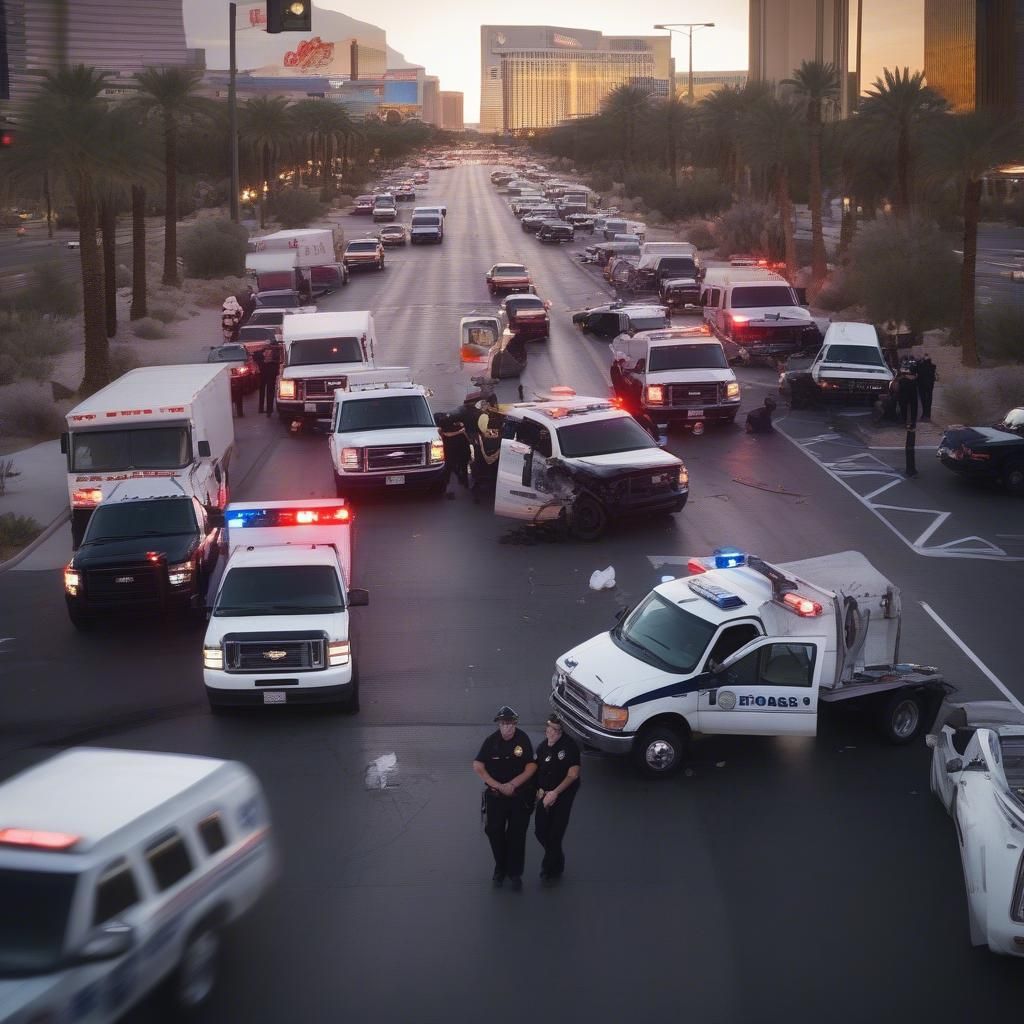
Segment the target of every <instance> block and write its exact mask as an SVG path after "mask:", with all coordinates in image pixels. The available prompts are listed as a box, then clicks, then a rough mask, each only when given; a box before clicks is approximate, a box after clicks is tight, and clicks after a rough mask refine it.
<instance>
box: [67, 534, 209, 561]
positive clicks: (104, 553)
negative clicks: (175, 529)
mask: <svg viewBox="0 0 1024 1024" xmlns="http://www.w3.org/2000/svg"><path fill="white" fill-rule="evenodd" d="M198 545H199V538H198V537H197V536H196V534H194V533H175V534H172V535H171V536H169V537H126V538H124V539H123V540H111V541H105V542H98V541H97V542H92V543H90V542H88V541H86V543H84V544H83V545H82V546H81V547H80V548H79V549H78V550H77V551H76V552H75V557H74V558H73V559H72V565H74V567H75V568H76V569H101V568H102V569H107V568H113V567H115V566H118V565H137V564H138V563H139V562H140V561H145V560H146V555H148V554H149V553H151V552H153V553H155V554H158V555H163V556H164V558H165V559H166V560H167V562H168V564H170V565H173V564H175V563H176V562H185V561H187V560H188V559H190V558H191V557H192V553H193V552H194V551H195V549H196V547H197V546H198Z"/></svg>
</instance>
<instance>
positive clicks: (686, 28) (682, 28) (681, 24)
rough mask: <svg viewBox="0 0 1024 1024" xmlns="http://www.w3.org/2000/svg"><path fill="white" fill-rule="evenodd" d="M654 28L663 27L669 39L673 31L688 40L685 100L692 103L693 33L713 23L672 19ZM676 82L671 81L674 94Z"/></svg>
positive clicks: (713, 24)
mask: <svg viewBox="0 0 1024 1024" xmlns="http://www.w3.org/2000/svg"><path fill="white" fill-rule="evenodd" d="M654 27H655V28H660V29H664V31H666V32H668V34H669V38H670V39H671V37H672V33H673V32H678V33H679V34H680V35H685V36H686V37H687V38H688V40H689V44H690V45H689V50H690V63H689V70H688V72H687V90H686V98H687V102H688V103H690V104H691V106H692V104H693V33H694V32H696V31H697V30H698V29H701V28H714V27H715V23H714V22H713V21H673V22H668V23H666V24H664V25H660V24H659V25H655V26H654ZM675 89H676V83H675V82H673V83H672V93H673V95H674V94H675Z"/></svg>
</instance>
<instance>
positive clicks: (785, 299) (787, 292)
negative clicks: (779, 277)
mask: <svg viewBox="0 0 1024 1024" xmlns="http://www.w3.org/2000/svg"><path fill="white" fill-rule="evenodd" d="M796 305H798V303H797V301H796V296H795V295H794V294H793V291H792V289H791V288H790V287H789V285H788V284H778V285H768V286H767V287H766V286H764V285H758V286H757V287H756V288H734V289H733V290H732V308H733V309H753V308H754V307H756V306H796Z"/></svg>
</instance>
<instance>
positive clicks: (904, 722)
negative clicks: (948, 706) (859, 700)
mask: <svg viewBox="0 0 1024 1024" xmlns="http://www.w3.org/2000/svg"><path fill="white" fill-rule="evenodd" d="M878 724H879V727H880V728H881V730H882V735H883V736H885V738H886V739H887V740H888V741H889V742H890V743H894V744H896V745H898V746H902V745H903V744H906V743H910V742H911V741H912V740H914V739H915V738H916V737H917V735H918V733H920V731H921V728H922V726H923V724H924V708H923V705H922V703H921V698H920V697H918V696H917V694H914V693H909V692H907V691H905V690H897V691H896V692H895V693H893V694H890V695H889V697H888V698H886V699H885V700H884V701H883V702H882V705H881V708H880V714H879V719H878Z"/></svg>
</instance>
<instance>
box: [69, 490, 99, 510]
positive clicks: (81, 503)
mask: <svg viewBox="0 0 1024 1024" xmlns="http://www.w3.org/2000/svg"><path fill="white" fill-rule="evenodd" d="M102 500H103V492H102V491H101V490H100V489H99V488H98V487H84V488H82V489H81V490H78V491H75V493H74V494H72V495H71V504H72V505H73V506H74V507H75V508H92V506H93V505H98V504H99V503H100V502H101V501H102Z"/></svg>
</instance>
